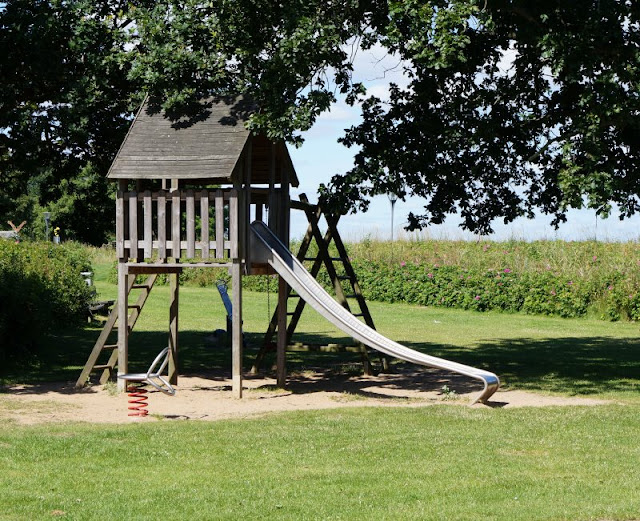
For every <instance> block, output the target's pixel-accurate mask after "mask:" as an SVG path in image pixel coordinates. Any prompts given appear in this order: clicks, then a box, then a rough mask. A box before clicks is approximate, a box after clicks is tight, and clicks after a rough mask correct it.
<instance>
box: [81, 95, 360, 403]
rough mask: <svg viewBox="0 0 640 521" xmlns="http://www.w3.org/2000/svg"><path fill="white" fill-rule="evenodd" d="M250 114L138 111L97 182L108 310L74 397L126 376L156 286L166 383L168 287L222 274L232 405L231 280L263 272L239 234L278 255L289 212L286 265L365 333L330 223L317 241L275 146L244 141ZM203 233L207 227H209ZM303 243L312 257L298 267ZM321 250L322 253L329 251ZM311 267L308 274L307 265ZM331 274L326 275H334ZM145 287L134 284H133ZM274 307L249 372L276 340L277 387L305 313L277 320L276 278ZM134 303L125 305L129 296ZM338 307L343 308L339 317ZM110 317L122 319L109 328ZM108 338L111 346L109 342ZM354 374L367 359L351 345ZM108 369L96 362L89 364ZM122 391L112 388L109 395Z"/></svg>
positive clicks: (310, 210)
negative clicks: (268, 235) (108, 256)
mask: <svg viewBox="0 0 640 521" xmlns="http://www.w3.org/2000/svg"><path fill="white" fill-rule="evenodd" d="M252 110H254V107H253V106H252V105H251V104H250V103H248V102H246V101H244V100H243V99H218V100H209V101H206V102H203V104H202V110H200V111H199V112H198V113H197V114H195V115H193V116H186V117H183V118H181V119H179V120H177V121H173V120H171V119H169V118H166V117H165V115H164V114H162V113H159V112H157V113H153V112H152V111H151V110H150V107H149V105H148V104H147V103H145V104H144V105H143V106H142V108H141V109H140V111H139V112H138V114H137V115H136V117H135V119H134V121H133V123H132V125H131V128H130V130H129V132H128V134H127V136H126V138H125V140H124V142H123V144H122V146H121V148H120V150H119V152H118V154H117V156H116V158H115V160H114V162H113V164H112V166H111V168H110V170H109V173H108V177H109V179H113V180H114V181H116V182H117V183H118V190H117V196H116V252H117V259H118V299H117V304H116V307H114V309H113V311H112V313H111V314H110V316H109V318H108V320H107V322H106V323H105V327H104V329H103V331H102V333H101V335H100V337H99V338H98V340H97V342H96V344H95V346H94V348H93V350H92V353H91V355H90V357H89V359H88V360H87V363H86V364H85V367H84V369H83V371H82V373H81V375H80V377H79V378H78V381H77V383H76V386H78V387H81V386H83V385H85V383H86V382H87V381H88V379H89V377H90V374H91V373H93V372H99V373H100V382H101V383H104V382H106V381H107V380H108V379H110V378H112V377H113V376H115V371H116V369H117V374H125V373H127V372H128V355H129V341H128V339H129V335H130V333H131V331H132V329H133V327H134V326H135V323H136V321H137V319H138V317H139V315H140V312H141V310H142V308H143V306H144V304H145V301H146V299H147V297H148V296H149V293H150V292H151V289H152V287H153V285H154V283H155V281H156V279H157V277H158V275H160V274H165V275H167V276H168V277H169V278H170V286H171V298H170V320H169V332H168V345H169V348H170V364H169V376H170V380H171V382H172V383H176V382H177V374H178V308H179V284H178V276H179V274H180V273H181V271H182V270H183V269H189V268H192V267H224V268H227V269H228V270H229V271H230V274H231V282H232V284H231V288H232V299H231V300H232V310H233V317H232V320H231V329H232V333H231V349H232V382H233V394H234V396H235V397H238V398H240V397H241V396H242V359H243V340H242V329H241V325H242V277H243V276H246V275H255V274H272V273H275V272H274V271H273V269H272V268H271V267H270V266H269V265H268V264H267V263H265V262H264V259H258V258H257V257H256V256H255V255H254V251H252V247H251V244H252V243H251V240H250V223H251V222H252V221H254V220H256V221H264V222H265V223H266V225H267V226H268V228H269V230H271V232H273V233H274V234H275V236H276V237H278V238H279V239H280V241H281V242H282V243H284V244H285V245H287V246H288V244H289V225H290V215H291V210H292V209H294V210H301V211H303V212H304V214H305V216H306V218H307V219H308V221H309V227H308V230H307V234H306V235H305V237H304V239H303V241H302V243H301V247H300V250H299V252H298V259H299V260H301V261H307V265H309V266H310V272H311V275H312V276H316V275H317V273H318V272H319V270H320V268H321V266H325V268H326V269H327V272H328V274H329V276H330V278H331V280H332V281H333V286H334V291H335V295H336V297H337V300H338V302H339V303H340V304H341V305H342V307H343V308H345V309H346V310H349V311H350V310H351V307H354V305H355V306H357V309H355V307H354V310H355V311H356V313H355V316H359V317H362V318H361V320H364V323H365V324H366V325H368V326H369V327H371V328H373V321H372V319H371V315H370V314H369V311H368V308H367V306H366V302H365V301H364V298H363V297H362V294H361V292H360V288H359V287H358V283H357V279H356V276H355V273H354V271H353V269H352V267H351V265H350V264H349V261H348V258H347V254H346V251H345V248H344V244H343V243H342V241H341V240H340V236H339V235H338V231H337V221H338V217H337V216H330V215H324V218H325V220H326V231H324V232H323V231H321V230H320V219H321V218H322V217H323V213H322V210H321V209H320V208H319V207H318V206H316V205H312V204H309V203H308V201H307V200H306V197H304V196H301V198H300V200H299V201H292V199H291V197H290V188H291V187H297V186H298V177H297V175H296V172H295V169H294V167H293V164H292V162H291V158H290V156H289V153H288V151H287V147H286V145H285V143H284V142H282V141H278V142H272V141H270V140H269V139H267V138H266V137H265V136H262V135H254V134H252V133H251V132H250V131H248V130H247V129H246V128H245V122H246V120H247V118H248V117H249V115H250V114H251V111H252ZM210 223H211V224H210ZM312 241H315V242H316V244H317V248H316V250H317V252H318V253H317V255H316V256H315V257H313V258H309V257H307V254H308V251H309V246H310V244H311V242H312ZM331 242H333V248H332V251H334V252H335V251H337V252H338V256H337V257H336V256H335V253H333V256H332V255H331V254H330V253H329V244H330V243H331ZM310 263H312V264H310ZM338 264H339V265H340V267H339V268H336V266H337V265H338ZM140 275H144V276H146V281H145V282H144V283H142V284H140V283H136V279H139V276H140ZM278 286H279V290H278V307H277V309H276V312H275V313H274V316H273V319H272V321H271V324H270V326H269V329H268V331H267V333H266V335H265V339H264V344H263V346H262V349H261V350H260V353H259V354H258V357H257V360H256V364H255V365H254V370H255V369H256V367H257V364H259V363H260V361H261V360H262V358H263V357H264V354H265V352H266V349H267V346H268V345H269V344H270V341H271V338H272V337H273V336H274V335H277V342H276V345H277V349H276V353H277V354H276V367H277V380H278V384H279V385H281V386H283V385H284V383H285V375H286V372H285V351H286V347H287V344H288V343H289V341H290V340H291V335H292V334H293V332H294V330H295V328H296V325H297V322H298V319H299V318H300V315H301V313H302V310H303V309H304V305H305V301H304V300H303V299H302V298H299V299H298V302H297V304H296V308H295V311H293V312H290V313H288V312H287V299H288V298H290V297H293V296H295V295H292V293H291V289H290V287H289V286H288V285H287V284H286V282H285V280H284V279H283V278H282V277H280V278H279V285H278ZM136 294H137V296H136ZM349 302H351V307H350V304H349ZM118 317H127V319H126V320H118ZM112 331H117V343H111V344H110V343H109V340H108V339H109V335H110V333H111V332H112ZM357 349H359V350H360V351H361V352H362V354H363V361H364V362H365V370H366V371H368V370H369V357H368V354H367V350H366V348H365V347H364V345H363V344H359V345H358V347H357ZM105 356H106V357H108V360H107V361H106V362H104V363H103V362H100V359H101V358H105ZM124 385H125V382H124V381H122V380H119V386H120V389H121V390H123V389H124Z"/></svg>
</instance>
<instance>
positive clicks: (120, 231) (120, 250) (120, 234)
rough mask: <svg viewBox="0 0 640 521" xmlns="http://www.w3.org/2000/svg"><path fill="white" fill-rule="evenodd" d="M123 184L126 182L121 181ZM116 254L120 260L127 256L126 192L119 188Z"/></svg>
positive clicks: (117, 196) (117, 195) (117, 197)
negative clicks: (125, 228)
mask: <svg viewBox="0 0 640 521" xmlns="http://www.w3.org/2000/svg"><path fill="white" fill-rule="evenodd" d="M119 184H121V185H123V184H125V182H124V181H120V183H119ZM116 256H117V257H118V260H120V259H124V258H125V253H124V192H123V191H122V190H118V192H117V194H116Z"/></svg>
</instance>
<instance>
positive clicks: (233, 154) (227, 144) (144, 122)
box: [108, 98, 298, 186]
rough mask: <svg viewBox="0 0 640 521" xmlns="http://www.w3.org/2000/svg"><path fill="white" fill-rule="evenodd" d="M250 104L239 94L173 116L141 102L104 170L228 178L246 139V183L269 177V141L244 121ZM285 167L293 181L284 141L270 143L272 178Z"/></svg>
mask: <svg viewBox="0 0 640 521" xmlns="http://www.w3.org/2000/svg"><path fill="white" fill-rule="evenodd" d="M254 110H255V106H254V105H253V104H251V103H249V102H246V101H244V100H243V99H241V98H238V99H233V100H230V99H221V100H207V101H205V102H202V103H201V105H200V110H198V111H197V112H194V114H193V115H191V116H184V117H182V118H180V119H178V120H172V119H170V118H167V117H165V114H164V113H162V112H158V111H156V112H155V113H154V112H153V111H152V110H151V109H150V105H149V103H148V102H145V103H144V104H143V106H142V108H141V109H140V111H139V112H138V114H137V116H136V118H135V119H134V121H133V123H132V125H131V128H130V129H129V133H128V134H127V136H126V138H125V140H124V142H123V143H122V146H121V147H120V150H119V152H118V154H117V156H116V158H115V160H114V161H113V164H112V165H111V168H110V169H109V173H108V177H109V178H110V179H193V180H195V179H198V180H199V179H213V180H218V181H219V182H232V181H233V180H234V179H233V175H234V168H235V167H236V164H237V163H238V160H239V159H240V157H241V155H242V153H243V151H244V149H245V146H246V145H247V142H248V141H251V142H252V154H251V155H252V172H253V173H252V183H255V184H266V183H268V181H269V171H270V164H271V142H270V141H269V140H267V139H266V138H264V137H262V136H253V135H252V134H251V133H250V132H249V130H247V129H246V128H245V126H244V123H245V121H247V119H248V117H249V116H250V115H251V113H252V112H253V111H254ZM283 168H285V169H287V170H288V171H289V176H290V182H291V184H293V185H294V186H297V185H298V180H297V177H296V175H295V171H294V169H293V165H292V163H291V158H290V157H289V153H288V151H287V148H286V145H285V144H284V142H279V143H276V173H277V178H276V181H279V177H280V176H279V175H278V174H279V172H281V171H282V169H283Z"/></svg>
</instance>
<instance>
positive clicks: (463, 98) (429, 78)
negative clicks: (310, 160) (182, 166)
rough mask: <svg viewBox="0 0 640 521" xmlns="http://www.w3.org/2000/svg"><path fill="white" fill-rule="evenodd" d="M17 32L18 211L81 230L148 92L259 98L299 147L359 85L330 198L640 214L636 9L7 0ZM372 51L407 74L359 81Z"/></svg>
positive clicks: (9, 127)
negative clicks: (371, 87)
mask: <svg viewBox="0 0 640 521" xmlns="http://www.w3.org/2000/svg"><path fill="white" fill-rule="evenodd" d="M0 28H1V29H2V33H1V35H0V51H1V52H3V53H4V55H5V56H7V57H8V58H7V59H6V60H4V61H3V62H2V63H1V64H0V77H1V78H3V79H2V82H3V89H2V92H0V129H4V130H3V132H1V133H0V168H1V171H2V179H1V180H0V189H1V191H2V194H3V195H2V197H0V212H5V211H7V209H8V208H13V209H14V210H15V211H17V209H19V208H21V207H23V208H25V209H26V208H31V209H34V208H36V209H38V208H40V209H41V208H44V207H47V208H53V209H55V210H56V211H57V212H58V214H59V216H61V218H62V216H67V217H68V219H69V224H68V226H70V227H74V233H75V234H76V236H77V237H78V238H81V239H83V240H91V241H93V242H97V241H98V237H97V235H96V233H97V234H102V236H104V235H105V234H106V230H107V229H109V226H110V218H109V217H108V215H109V214H110V209H109V207H108V205H107V201H108V199H109V190H108V188H107V185H106V182H105V180H104V174H105V172H106V169H107V167H108V164H109V163H110V161H111V160H112V158H113V156H114V155H115V152H116V151H117V148H118V145H119V143H120V141H121V140H122V138H123V136H124V132H125V130H126V128H127V126H128V123H129V120H130V117H131V114H132V111H133V110H134V108H135V106H136V105H137V104H139V102H140V100H141V96H142V93H148V94H151V95H153V99H157V100H159V106H158V107H157V108H162V109H165V110H167V111H169V113H172V111H175V112H174V113H175V114H179V113H180V111H181V110H184V109H185V108H186V107H187V106H189V105H190V104H192V103H193V102H194V101H196V100H198V99H199V98H201V97H203V96H208V95H212V94H217V95H219V94H237V93H243V94H245V95H246V96H248V97H250V98H252V99H253V100H255V101H256V102H257V104H258V106H259V107H260V110H259V111H258V112H256V113H255V114H254V115H253V117H252V119H251V122H250V125H251V127H252V128H253V129H255V130H256V131H262V132H265V133H266V134H267V135H268V136H270V137H272V138H284V139H287V140H288V141H290V142H292V143H295V144H299V143H300V142H301V137H300V132H301V131H304V130H307V129H309V128H310V127H311V126H312V125H313V124H314V122H315V121H316V119H317V117H318V116H319V115H320V114H321V113H322V112H323V111H326V110H327V109H328V108H329V107H330V106H331V105H332V103H334V102H335V101H336V99H337V98H338V97H339V96H344V97H345V98H346V100H347V101H348V102H349V103H352V104H358V105H359V106H361V108H362V116H363V117H362V122H361V123H359V124H357V125H354V126H353V127H351V128H350V129H348V130H347V131H346V133H345V135H344V136H343V137H342V142H343V143H344V144H345V145H346V146H349V147H355V148H356V149H357V152H356V157H355V163H354V165H353V168H351V169H350V170H349V171H348V172H340V173H337V175H336V176H335V177H334V178H333V179H332V181H331V183H329V184H328V185H327V186H325V187H322V190H321V193H322V196H323V199H324V201H325V202H326V203H327V204H328V205H331V206H332V207H333V208H336V209H340V210H345V209H351V210H354V211H358V210H363V209H366V207H367V201H368V199H369V198H370V197H371V196H372V195H375V194H380V193H388V192H394V193H396V194H398V195H399V196H401V197H406V196H409V195H413V196H419V197H421V198H423V199H424V203H425V204H424V211H423V212H421V213H420V214H416V215H411V216H410V219H409V223H410V227H412V228H419V227H422V226H426V225H428V224H430V223H439V222H442V220H443V219H444V218H445V217H446V216H447V215H448V214H450V213H454V212H459V213H460V214H461V216H462V218H463V225H464V227H466V228H467V229H469V230H474V231H477V232H481V233H484V232H489V231H490V230H491V223H492V221H493V220H494V219H496V218H502V219H504V220H505V221H507V222H508V221H511V220H513V219H515V218H516V217H518V216H522V215H524V216H529V217H531V216H533V214H534V211H535V210H541V211H542V212H544V213H547V214H551V215H553V216H555V223H559V222H561V221H562V220H563V219H564V214H565V212H566V210H567V209H568V208H570V207H580V206H583V205H584V204H586V205H588V206H589V207H591V208H594V209H596V211H597V212H598V213H599V214H607V213H608V212H609V210H610V204H611V203H616V204H617V205H619V207H620V210H621V212H622V215H623V216H630V215H632V214H634V213H635V212H636V211H637V210H638V209H640V200H639V198H638V194H639V193H640V187H639V186H638V183H639V182H640V181H638V176H637V175H636V169H637V167H638V166H639V165H640V150H639V147H640V123H639V121H640V118H639V116H640V113H639V112H640V107H639V104H640V100H639V87H640V85H639V83H640V82H639V79H638V78H639V75H638V67H639V66H640V50H639V49H640V6H638V3H637V2H633V1H629V0H627V1H614V0H590V1H587V2H573V1H569V0H543V1H540V2H535V3H532V2H524V1H522V0H477V1H476V0H450V1H445V0H435V1H420V0H404V1H395V0H385V1H383V0H343V1H331V0H329V1H326V0H323V1H320V0H304V1H302V0H286V1H279V2H273V1H270V0H233V1H231V0H204V1H203V0H182V1H178V0H160V1H158V2H150V1H146V0H135V1H132V2H127V3H123V2H119V1H115V0H102V1H100V2H88V1H86V0H66V1H62V0H57V1H48V2H44V1H41V0H37V1H35V2H34V1H30V2H26V1H23V0H18V1H10V2H7V3H6V4H4V6H2V4H0ZM373 46H382V47H383V48H385V49H386V50H387V51H388V52H389V53H393V54H394V55H395V56H397V57H399V58H400V59H401V60H402V61H401V63H402V66H403V67H404V70H405V74H406V76H407V78H408V82H407V83H408V84H407V85H391V87H390V90H389V96H388V98H385V99H380V98H377V97H375V96H371V95H368V94H367V93H366V89H365V88H364V86H363V85H361V84H359V83H357V82H354V81H353V77H352V73H353V61H354V54H355V53H356V52H362V49H368V48H372V47H373ZM302 175H304V173H303V174H302ZM69 194H71V196H70V197H67V196H69ZM21 205H22V206H21ZM105 205H107V206H106V207H105ZM102 207H105V208H106V210H105V212H104V214H101V213H100V210H99V208H102ZM83 212H84V213H83ZM80 215H82V216H83V218H84V215H87V216H90V215H98V216H100V217H99V219H100V220H101V222H102V223H103V224H102V225H101V226H99V227H97V228H100V230H102V231H99V232H92V231H89V230H81V229H80V228H79V227H78V225H77V224H74V222H73V221H75V220H76V217H75V216H80ZM12 217H14V216H12ZM15 218H16V219H17V218H19V216H15ZM92 234H94V235H92Z"/></svg>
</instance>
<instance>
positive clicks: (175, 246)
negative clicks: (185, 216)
mask: <svg viewBox="0 0 640 521" xmlns="http://www.w3.org/2000/svg"><path fill="white" fill-rule="evenodd" d="M171 244H172V246H171V256H172V257H173V258H174V259H175V260H180V192H179V191H178V190H176V191H174V192H172V193H171Z"/></svg>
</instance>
